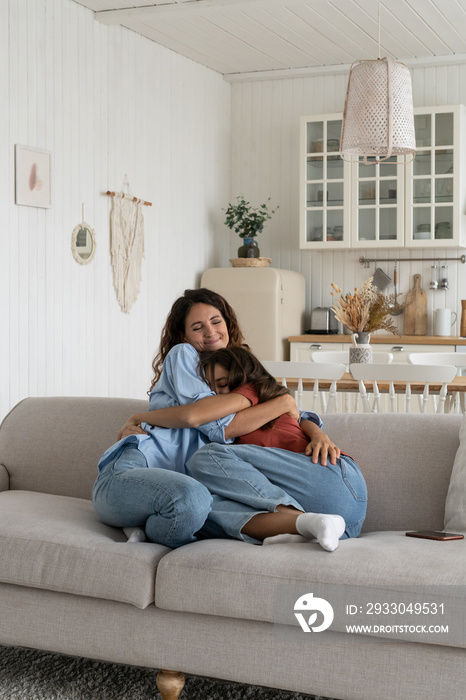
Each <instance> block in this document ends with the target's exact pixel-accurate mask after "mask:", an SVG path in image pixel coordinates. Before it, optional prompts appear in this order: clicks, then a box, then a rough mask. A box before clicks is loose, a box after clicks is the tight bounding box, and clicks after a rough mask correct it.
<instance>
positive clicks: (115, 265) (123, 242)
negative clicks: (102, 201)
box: [107, 175, 152, 313]
mask: <svg viewBox="0 0 466 700" xmlns="http://www.w3.org/2000/svg"><path fill="white" fill-rule="evenodd" d="M107 194H108V195H109V196H110V197H113V208H112V214H111V221H110V254H111V261H112V269H113V285H114V287H115V291H116V296H117V299H118V303H119V304H120V307H121V310H122V311H124V312H125V313H129V311H130V309H131V307H132V306H133V304H134V302H135V301H136V299H137V297H138V294H139V288H140V286H141V265H142V259H143V257H144V217H143V214H142V208H143V206H144V205H145V206H152V203H151V202H145V201H144V200H142V199H138V198H137V197H135V196H134V195H133V193H132V191H131V187H130V185H129V182H128V178H127V176H126V175H125V179H124V181H123V186H122V189H121V192H110V191H107Z"/></svg>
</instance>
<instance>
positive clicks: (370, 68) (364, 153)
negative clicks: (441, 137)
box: [340, 2, 416, 164]
mask: <svg viewBox="0 0 466 700" xmlns="http://www.w3.org/2000/svg"><path fill="white" fill-rule="evenodd" d="M379 56H380V2H379ZM340 151H341V154H342V158H344V159H345V157H346V156H349V160H355V156H356V157H357V158H358V159H359V158H360V157H362V159H363V161H362V162H363V163H366V164H367V163H368V160H367V158H368V157H369V156H372V160H371V161H370V162H372V163H373V162H374V158H375V162H377V163H380V162H383V161H386V160H388V158H390V157H391V156H398V155H405V156H406V159H405V162H409V161H411V160H413V158H414V156H415V154H416V138H415V134H414V114H413V91H412V85H411V75H410V72H409V70H408V68H407V67H406V66H405V65H404V63H400V62H399V61H392V60H391V59H388V58H378V59H376V60H372V61H355V63H353V65H352V66H351V70H350V74H349V78H348V88H347V91H346V99H345V109H344V113H343V123H342V128H341V143H340Z"/></svg>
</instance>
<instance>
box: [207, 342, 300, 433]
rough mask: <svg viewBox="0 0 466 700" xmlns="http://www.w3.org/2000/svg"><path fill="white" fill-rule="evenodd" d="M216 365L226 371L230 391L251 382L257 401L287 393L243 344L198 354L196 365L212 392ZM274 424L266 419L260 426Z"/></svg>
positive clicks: (265, 427)
mask: <svg viewBox="0 0 466 700" xmlns="http://www.w3.org/2000/svg"><path fill="white" fill-rule="evenodd" d="M215 365H220V366H221V367H223V368H224V369H225V370H226V371H227V372H228V388H229V389H230V391H233V390H234V389H239V387H240V386H244V385H245V384H251V385H252V386H253V387H254V389H255V391H256V393H257V396H258V399H259V403H263V402H264V401H269V399H274V398H275V397H276V396H283V395H284V394H289V393H290V392H289V391H288V389H287V388H286V387H285V386H280V385H279V384H278V383H277V381H276V379H275V378H274V377H272V375H271V374H270V373H269V372H267V370H266V369H265V367H264V366H263V365H262V364H261V363H260V362H259V360H258V359H257V357H256V356H255V355H253V354H252V352H251V351H250V350H247V349H246V348H244V347H229V348H224V349H220V350H213V351H212V352H201V353H200V360H199V367H200V370H201V373H202V375H203V377H204V378H205V380H206V382H207V383H208V384H209V386H210V387H211V389H212V391H215V385H212V384H213V383H212V377H213V376H214V369H215ZM274 423H275V421H269V422H268V423H266V424H265V425H263V426H262V428H261V430H267V429H270V428H273V425H274Z"/></svg>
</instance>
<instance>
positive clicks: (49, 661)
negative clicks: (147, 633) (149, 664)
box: [0, 646, 325, 700]
mask: <svg viewBox="0 0 466 700" xmlns="http://www.w3.org/2000/svg"><path fill="white" fill-rule="evenodd" d="M156 675H157V671H154V670H149V669H144V668H138V667H135V666H121V665H117V664H109V663H104V662H102V661H91V660H89V659H80V658H74V657H70V656H60V655H59V654H51V653H48V652H41V651H35V650H34V649H20V648H18V647H3V646H0V700H158V699H160V695H159V693H158V691H157V688H156V685H155V677H156ZM180 700H325V699H324V698H320V697H317V696H314V695H312V696H311V695H302V694H300V693H289V692H285V691H283V690H273V689H271V688H262V687H257V686H249V685H239V684H232V683H225V682H222V681H216V680H212V679H206V678H198V677H196V676H187V677H186V685H185V687H184V689H183V691H182V693H181V695H180Z"/></svg>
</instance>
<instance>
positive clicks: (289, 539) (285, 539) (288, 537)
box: [262, 532, 309, 545]
mask: <svg viewBox="0 0 466 700" xmlns="http://www.w3.org/2000/svg"><path fill="white" fill-rule="evenodd" d="M293 542H309V538H308V537H302V535H292V534H291V533H289V532H286V533H284V534H283V535H272V537H266V538H265V540H263V542H262V544H263V545H264V544H292V543H293Z"/></svg>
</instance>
